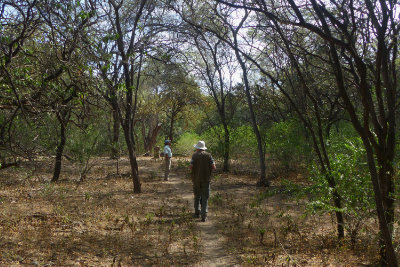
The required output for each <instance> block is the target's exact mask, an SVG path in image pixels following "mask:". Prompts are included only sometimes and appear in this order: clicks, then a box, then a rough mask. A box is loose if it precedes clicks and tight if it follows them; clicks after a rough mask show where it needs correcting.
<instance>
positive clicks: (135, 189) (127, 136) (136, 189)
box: [123, 125, 142, 193]
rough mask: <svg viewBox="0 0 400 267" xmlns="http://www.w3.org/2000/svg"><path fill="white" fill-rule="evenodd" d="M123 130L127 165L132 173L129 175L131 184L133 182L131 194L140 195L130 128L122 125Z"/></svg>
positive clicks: (140, 187) (137, 168) (137, 170)
mask: <svg viewBox="0 0 400 267" xmlns="http://www.w3.org/2000/svg"><path fill="white" fill-rule="evenodd" d="M123 129H124V136H125V142H126V146H127V148H128V156H129V164H130V167H131V173H132V174H131V175H132V182H133V192H134V193H141V192H142V185H141V183H140V180H139V167H138V164H137V160H136V154H135V149H134V143H133V140H132V127H130V126H129V125H123Z"/></svg>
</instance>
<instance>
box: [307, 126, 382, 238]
mask: <svg viewBox="0 0 400 267" xmlns="http://www.w3.org/2000/svg"><path fill="white" fill-rule="evenodd" d="M328 153H329V157H330V161H331V168H332V172H331V173H330V175H331V176H332V178H333V179H335V181H336V188H337V190H338V193H339V195H340V196H341V197H342V210H341V211H342V212H343V214H344V215H345V217H346V225H345V227H346V228H347V229H348V230H349V231H350V233H352V235H354V236H355V235H356V234H357V232H358V230H359V228H360V227H361V222H362V221H364V220H366V219H368V218H371V217H373V214H374V212H373V211H374V209H375V208H374V206H375V204H374V198H373V196H374V193H373V189H372V185H371V179H370V176H369V171H368V166H367V162H366V156H365V150H364V147H363V144H362V141H361V139H360V138H359V137H356V136H355V135H353V136H349V135H348V134H347V135H346V136H344V135H336V136H334V137H332V138H330V140H329V142H328ZM311 180H312V181H313V182H314V186H313V187H310V188H309V190H310V191H311V192H312V199H311V201H310V203H309V205H308V209H309V211H311V212H322V213H323V212H333V211H336V210H337V208H336V207H334V205H333V203H332V190H331V188H330V187H329V185H328V182H327V180H326V177H325V176H324V174H322V173H321V172H320V170H319V169H318V168H317V167H316V166H313V168H312V171H311ZM354 236H353V237H352V238H354Z"/></svg>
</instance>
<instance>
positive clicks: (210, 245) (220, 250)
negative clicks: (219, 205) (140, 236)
mask: <svg viewBox="0 0 400 267" xmlns="http://www.w3.org/2000/svg"><path fill="white" fill-rule="evenodd" d="M166 183H170V184H171V185H173V186H174V187H175V188H176V192H179V193H178V194H179V195H180V197H181V198H182V199H183V200H184V201H185V202H186V203H188V208H189V210H191V211H192V210H193V191H192V186H191V184H190V183H189V182H185V181H184V180H183V177H181V176H177V175H175V174H171V175H170V178H169V181H168V182H166ZM215 219H216V218H215V217H214V216H213V212H212V210H211V209H209V214H208V217H207V221H206V222H201V220H200V219H195V220H196V223H197V225H198V227H199V229H200V233H201V234H200V235H201V236H200V238H201V244H202V247H203V257H202V258H203V260H202V261H201V262H199V263H198V264H196V265H195V266H196V267H200V266H209V267H216V266H240V265H239V264H238V263H237V261H236V259H235V258H234V257H233V256H232V255H230V254H229V253H228V252H227V251H226V250H225V248H224V244H225V240H224V237H223V236H222V235H220V234H219V233H218V230H217V228H216V227H215V225H214V223H213V221H214V220H215Z"/></svg>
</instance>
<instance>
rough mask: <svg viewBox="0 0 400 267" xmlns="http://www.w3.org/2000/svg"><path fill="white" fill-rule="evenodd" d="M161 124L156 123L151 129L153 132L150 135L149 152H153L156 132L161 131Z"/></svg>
mask: <svg viewBox="0 0 400 267" xmlns="http://www.w3.org/2000/svg"><path fill="white" fill-rule="evenodd" d="M161 126H162V124H161V123H157V126H156V127H155V128H154V129H153V132H152V134H151V137H150V140H149V144H148V145H149V151H152V150H153V147H154V145H155V144H156V143H157V136H158V132H159V131H160V130H161Z"/></svg>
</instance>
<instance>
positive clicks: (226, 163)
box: [222, 121, 230, 172]
mask: <svg viewBox="0 0 400 267" xmlns="http://www.w3.org/2000/svg"><path fill="white" fill-rule="evenodd" d="M223 125H224V135H225V140H224V163H223V164H224V165H223V169H222V170H223V171H224V172H228V171H229V142H230V141H229V129H228V125H227V124H226V122H225V121H224V122H223Z"/></svg>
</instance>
